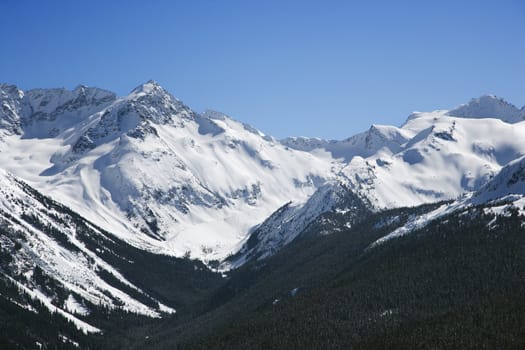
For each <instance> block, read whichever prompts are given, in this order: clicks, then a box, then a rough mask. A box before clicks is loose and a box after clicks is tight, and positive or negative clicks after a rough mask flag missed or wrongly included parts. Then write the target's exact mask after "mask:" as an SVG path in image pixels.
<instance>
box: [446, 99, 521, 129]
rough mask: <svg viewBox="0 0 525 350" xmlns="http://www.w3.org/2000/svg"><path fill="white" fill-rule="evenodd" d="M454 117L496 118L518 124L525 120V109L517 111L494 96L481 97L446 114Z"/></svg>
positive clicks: (514, 107) (511, 105)
mask: <svg viewBox="0 0 525 350" xmlns="http://www.w3.org/2000/svg"><path fill="white" fill-rule="evenodd" d="M447 114H448V115H451V116H454V117H465V118H496V119H501V120H503V121H504V122H507V123H518V122H521V121H523V120H525V108H522V109H521V110H520V109H518V108H517V107H516V106H514V105H513V104H511V103H508V102H507V101H505V100H504V99H502V98H498V97H496V96H494V95H483V96H481V97H479V98H474V99H472V100H471V101H470V102H469V103H466V104H464V105H461V106H459V107H457V108H455V109H453V110H451V111H449V112H448V113H447Z"/></svg>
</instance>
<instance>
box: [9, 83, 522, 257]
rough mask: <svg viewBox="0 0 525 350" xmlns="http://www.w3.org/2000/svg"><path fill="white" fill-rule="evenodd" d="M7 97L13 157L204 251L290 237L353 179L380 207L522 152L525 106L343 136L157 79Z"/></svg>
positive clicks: (77, 196) (90, 206)
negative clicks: (308, 132)
mask: <svg viewBox="0 0 525 350" xmlns="http://www.w3.org/2000/svg"><path fill="white" fill-rule="evenodd" d="M0 105H1V106H2V109H1V111H0V121H1V123H0V128H1V130H0V134H1V135H0V136H1V140H2V141H1V142H0V163H1V164H2V168H4V169H6V170H8V171H10V172H11V173H13V174H15V175H16V176H18V177H20V178H22V179H24V181H27V182H28V183H29V184H30V185H31V186H33V187H35V188H37V189H38V190H40V191H42V192H43V193H45V194H47V195H49V196H52V197H53V198H54V199H56V200H58V201H60V202H61V203H64V204H66V205H67V206H69V207H71V208H73V209H74V210H75V211H77V212H79V213H80V214H81V215H83V216H84V217H86V218H87V219H89V220H91V221H93V222H95V223H96V224H97V225H99V226H100V227H102V228H104V229H107V230H108V231H110V232H113V233H114V234H116V235H117V236H118V237H120V238H123V239H125V240H126V241H128V242H130V243H131V244H133V245H135V246H137V247H140V248H141V249H147V250H149V251H153V252H158V253H165V254H170V255H176V256H182V255H186V254H187V253H189V254H190V255H191V256H192V257H196V258H200V259H204V260H215V259H219V260H220V259H223V258H225V257H226V256H228V255H229V254H231V253H235V252H237V251H239V250H241V253H245V254H248V255H253V256H265V255H266V254H267V253H268V252H270V253H271V252H273V251H275V250H277V249H279V248H280V247H282V246H284V245H285V244H287V243H289V242H290V241H291V240H293V239H294V238H295V237H296V236H298V235H299V234H300V232H301V230H303V229H304V228H305V227H307V226H308V225H309V223H311V222H312V221H313V220H315V218H316V217H318V216H319V215H321V214H322V213H324V212H327V211H331V210H334V208H335V207H336V206H335V203H337V198H338V192H340V189H341V188H343V187H344V188H347V189H348V190H349V191H352V192H353V193H355V194H357V195H358V196H359V197H360V198H361V200H363V201H364V202H365V203H367V204H369V205H370V206H371V208H372V209H374V210H381V209H383V208H394V207H403V206H416V205H420V204H423V203H431V202H437V201H442V200H450V199H455V198H457V197H459V196H461V195H462V194H464V193H471V192H474V191H477V190H479V189H480V188H482V187H483V186H484V185H485V184H487V183H488V182H489V181H490V180H491V179H492V178H493V177H494V176H495V174H497V173H499V172H500V170H501V169H502V168H503V167H504V166H506V165H507V164H509V162H512V161H513V160H515V159H517V158H519V157H521V156H523V155H525V137H523V136H524V135H525V122H521V120H523V116H524V115H525V114H524V113H525V109H521V110H519V109H518V108H516V107H514V106H513V105H511V104H509V103H507V102H505V101H503V100H501V99H499V98H496V97H494V96H482V97H480V98H479V99H474V100H472V101H471V102H470V103H468V104H466V105H462V106H460V107H458V108H456V109H453V110H451V111H447V110H441V111H434V112H429V113H420V112H416V113H413V114H412V115H410V116H409V117H408V120H407V121H406V123H405V124H403V125H402V126H401V127H395V126H387V125H372V126H371V127H370V129H369V130H367V131H365V132H363V133H360V134H357V135H355V136H352V137H350V138H348V139H346V140H342V141H327V140H321V139H309V138H288V139H284V140H281V141H277V140H275V139H273V138H272V137H270V136H266V135H264V134H262V133H261V132H259V131H258V130H256V129H254V128H253V127H251V126H249V125H246V124H243V123H240V122H238V121H235V120H233V119H232V118H230V117H228V116H226V115H224V114H222V113H219V112H214V111H207V112H205V113H203V114H198V113H195V112H194V111H192V110H191V109H190V108H189V107H188V106H186V105H184V104H183V103H182V102H181V101H179V100H178V99H176V98H175V97H173V96H172V95H170V94H169V93H168V92H167V91H165V90H164V89H163V88H162V87H160V86H159V85H158V84H156V83H155V82H152V81H150V82H147V83H145V84H142V85H140V86H139V87H137V88H136V89H134V90H133V91H132V92H131V93H130V94H129V95H128V96H124V97H116V96H115V95H114V94H113V93H111V92H108V91H105V90H101V89H97V88H88V87H84V86H79V87H78V88H76V89H75V90H73V91H67V90H65V89H38V90H30V91H26V92H23V91H21V90H19V89H17V88H16V87H15V86H10V85H0ZM287 203H289V204H287ZM286 204H287V205H286ZM283 206H284V207H283ZM279 208H281V209H279ZM278 209H279V210H278ZM277 210H278V211H277ZM276 211H277V212H276ZM274 212H276V213H274ZM272 213H274V214H273V215H272ZM250 233H251V234H252V235H255V234H256V236H257V242H258V244H257V248H254V246H252V247H249V248H248V247H247V244H248V243H249V242H250V240H249V234H250ZM252 242H253V239H252ZM254 249H255V250H254ZM246 256H247V255H246Z"/></svg>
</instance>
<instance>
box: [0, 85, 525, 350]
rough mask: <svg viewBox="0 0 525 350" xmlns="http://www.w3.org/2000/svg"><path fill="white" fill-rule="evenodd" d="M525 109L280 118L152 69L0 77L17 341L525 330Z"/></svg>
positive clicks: (2, 262)
mask: <svg viewBox="0 0 525 350" xmlns="http://www.w3.org/2000/svg"><path fill="white" fill-rule="evenodd" d="M524 118H525V109H523V108H522V109H518V108H516V107H515V106H513V105H512V104H510V103H508V102H505V101H504V100H502V99H499V98H497V97H495V96H482V97H480V98H478V99H473V100H472V101H470V102H469V103H467V104H465V105H462V106H460V107H458V108H455V109H453V110H439V111H434V112H415V113H413V114H411V115H410V116H409V117H408V119H407V120H406V122H405V123H404V124H403V125H402V126H400V127H396V126H386V125H372V126H371V127H370V128H369V129H368V130H367V131H365V132H363V133H360V134H357V135H354V136H352V137H350V138H348V139H346V140H341V141H334V140H321V139H314V138H304V137H300V138H287V139H284V140H276V139H274V138H272V137H271V136H267V135H264V134H263V133H261V132H260V131H258V130H257V129H255V128H253V127H251V126H249V125H246V124H243V123H241V122H239V121H236V120H234V119H232V118H230V117H228V116H226V115H224V114H222V113H219V112H214V111H207V112H204V113H196V112H194V111H193V110H191V108H190V107H188V106H186V105H185V104H184V103H183V102H181V101H179V100H178V99H176V98H175V97H174V96H172V95H171V94H170V93H168V92H167V91H166V90H165V89H163V88H162V87H161V86H159V85H158V84H157V83H155V82H153V81H150V82H147V83H145V84H142V85H140V86H139V87H137V88H136V89H134V90H133V91H131V93H130V94H129V95H127V96H124V97H118V96H116V95H115V94H114V93H112V92H109V91H106V90H102V89H98V88H92V87H86V86H79V87H77V88H75V89H74V90H72V91H70V90H67V89H35V90H29V91H22V90H20V89H18V88H17V87H16V86H12V85H5V84H0V164H1V166H0V303H2V308H1V309H0V338H1V339H0V342H1V344H0V345H2V346H3V347H13V348H17V347H22V348H39V347H43V348H45V347H47V348H61V347H64V348H78V347H80V348H92V349H100V348H130V349H131V348H137V349H142V348H152V349H154V348H161V349H163V348H170V349H171V348H176V347H182V348H198V347H202V348H213V347H216V348H239V349H241V348H242V349H244V348H308V347H314V348H318V347H320V346H321V345H323V346H327V345H332V347H336V348H337V347H342V348H346V347H349V346H351V347H355V348H384V347H385V346H387V345H388V344H392V346H394V347H400V348H425V347H430V348H432V347H436V346H437V347H443V348H457V347H460V348H479V347H492V348H494V347H497V348H502V347H503V348H504V347H520V346H521V345H522V339H523V331H522V329H523V327H522V323H521V321H520V318H519V317H518V314H519V313H521V311H522V310H523V305H522V304H521V302H520V300H522V298H521V297H520V296H521V295H522V293H523V289H522V284H520V283H518V281H522V280H523V279H522V277H523V276H521V272H520V271H523V266H522V261H521V258H519V256H518V252H519V250H520V249H521V248H522V246H523V242H522V240H521V237H522V233H523V232H522V230H523V229H522V226H521V225H522V222H523V213H524V211H525V199H524V194H525V185H524V183H525V182H524V181H525V176H524V173H525V171H524V169H525V166H524V155H525V137H524V136H525V122H523V120H524ZM22 325H23V326H22ZM489 325H492V326H493V329H490V328H489ZM495 330H497V332H498V333H497V334H496V333H495ZM476 334H477V335H478V336H477V337H476V336H475V335H476ZM480 334H481V335H480Z"/></svg>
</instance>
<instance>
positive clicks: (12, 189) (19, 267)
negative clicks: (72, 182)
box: [0, 170, 175, 332]
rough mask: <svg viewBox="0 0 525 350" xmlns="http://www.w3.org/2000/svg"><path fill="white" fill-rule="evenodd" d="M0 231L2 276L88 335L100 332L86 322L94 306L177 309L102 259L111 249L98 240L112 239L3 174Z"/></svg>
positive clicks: (152, 312) (153, 312)
mask: <svg viewBox="0 0 525 350" xmlns="http://www.w3.org/2000/svg"><path fill="white" fill-rule="evenodd" d="M0 233H1V234H0V254H1V256H2V258H1V259H0V278H2V279H8V280H9V281H11V282H12V283H15V284H16V286H17V287H18V288H19V290H20V293H21V294H22V293H25V294H27V295H29V296H30V298H31V299H33V300H34V301H37V302H40V303H42V304H43V305H44V306H45V307H47V308H48V309H49V310H50V311H51V312H57V313H59V314H61V315H62V316H64V317H65V318H66V319H68V320H71V321H72V322H73V323H74V324H75V325H77V326H78V327H79V328H80V329H82V330H84V331H86V332H97V331H98V329H97V328H96V327H94V326H92V325H90V324H88V323H87V322H85V321H84V320H82V318H83V316H88V315H89V314H90V313H91V311H92V309H90V308H91V307H94V306H96V307H101V306H102V307H106V308H109V309H115V308H118V309H124V310H127V311H129V312H133V313H137V314H142V315H146V316H150V317H159V316H160V314H161V313H163V312H168V313H171V312H174V311H175V310H173V309H171V308H169V307H167V306H165V305H163V304H162V303H159V302H158V301H157V300H155V299H154V298H152V297H151V296H149V295H148V294H147V293H145V292H144V291H142V290H141V289H140V288H138V287H137V286H135V285H134V284H133V283H131V282H130V281H129V280H127V279H126V277H124V276H123V275H122V274H121V273H120V272H119V271H118V270H117V269H116V268H114V267H113V266H111V265H110V264H109V263H108V262H107V261H106V260H104V259H103V258H101V253H102V251H103V250H105V249H107V248H105V247H104V246H103V245H100V246H97V247H96V248H95V249H94V247H95V246H96V245H95V244H94V243H93V242H94V241H102V242H103V241H108V240H109V241H111V238H110V237H108V236H106V234H104V233H103V232H101V231H99V230H98V229H97V228H95V227H94V226H92V225H91V224H89V223H88V222H85V221H83V219H81V218H79V217H77V216H75V215H74V214H73V213H72V212H70V211H69V210H68V209H66V208H63V207H61V206H60V205H58V204H56V203H54V202H53V201H51V200H50V199H48V198H46V197H44V196H42V195H41V194H40V193H38V192H36V191H35V190H34V189H32V188H30V187H29V186H28V185H26V184H25V183H23V182H21V181H19V180H17V179H16V178H15V177H14V176H13V175H11V174H9V173H6V172H5V171H3V170H0ZM5 256H8V257H9V258H8V259H5V258H4V257H5ZM119 286H120V288H119ZM130 291H131V294H130ZM137 295H139V296H140V297H139V299H140V300H138V299H137ZM145 301H147V304H145ZM152 305H156V306H152ZM27 308H28V309H30V310H32V308H31V307H30V305H29V306H27Z"/></svg>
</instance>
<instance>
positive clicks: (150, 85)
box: [131, 79, 168, 95]
mask: <svg viewBox="0 0 525 350" xmlns="http://www.w3.org/2000/svg"><path fill="white" fill-rule="evenodd" d="M158 93H162V94H167V93H168V92H167V91H166V90H165V89H164V88H163V87H162V86H160V84H159V83H157V82H156V81H155V80H151V79H150V80H148V81H147V82H145V83H142V84H140V85H139V86H137V87H136V88H134V89H133V90H131V94H132V95H134V94H145V95H151V94H158Z"/></svg>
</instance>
